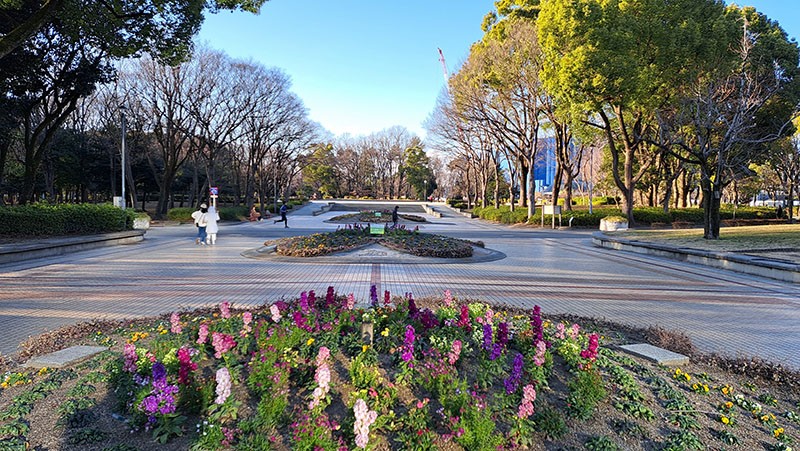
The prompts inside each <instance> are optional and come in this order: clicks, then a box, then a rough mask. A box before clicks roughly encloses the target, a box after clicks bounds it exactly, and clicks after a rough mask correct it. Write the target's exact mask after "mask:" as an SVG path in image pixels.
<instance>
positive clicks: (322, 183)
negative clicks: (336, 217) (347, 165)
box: [303, 143, 339, 197]
mask: <svg viewBox="0 0 800 451" xmlns="http://www.w3.org/2000/svg"><path fill="white" fill-rule="evenodd" d="M337 172H338V171H337V170H336V160H335V157H334V155H333V144H331V143H324V144H323V143H320V144H317V145H316V146H314V148H313V150H312V153H311V155H309V157H308V159H307V160H306V164H305V167H304V168H303V181H304V182H306V183H307V184H308V185H309V186H310V188H311V190H312V192H314V193H319V194H320V196H321V197H338V196H339V183H338V182H339V177H338V174H337Z"/></svg>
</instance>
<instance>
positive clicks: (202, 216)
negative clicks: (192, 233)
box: [192, 203, 208, 245]
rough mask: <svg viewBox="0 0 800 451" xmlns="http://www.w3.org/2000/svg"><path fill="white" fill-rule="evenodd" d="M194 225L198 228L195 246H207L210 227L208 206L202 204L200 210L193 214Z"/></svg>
mask: <svg viewBox="0 0 800 451" xmlns="http://www.w3.org/2000/svg"><path fill="white" fill-rule="evenodd" d="M192 219H194V225H196V226H197V237H196V238H195V239H194V244H203V245H205V244H206V237H207V235H206V227H207V226H208V205H206V204H205V203H203V204H200V209H199V210H197V211H195V212H194V213H192Z"/></svg>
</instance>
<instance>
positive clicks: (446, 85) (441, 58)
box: [437, 48, 450, 94]
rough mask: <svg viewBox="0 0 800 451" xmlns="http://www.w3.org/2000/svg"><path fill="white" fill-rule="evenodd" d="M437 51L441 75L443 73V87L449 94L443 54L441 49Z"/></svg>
mask: <svg viewBox="0 0 800 451" xmlns="http://www.w3.org/2000/svg"><path fill="white" fill-rule="evenodd" d="M437 50H439V62H440V63H442V73H444V86H445V88H447V93H448V94H449V93H450V83H449V81H450V76H448V75H447V64H446V63H445V62H444V53H442V49H440V48H437Z"/></svg>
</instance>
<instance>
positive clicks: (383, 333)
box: [381, 327, 389, 337]
mask: <svg viewBox="0 0 800 451" xmlns="http://www.w3.org/2000/svg"><path fill="white" fill-rule="evenodd" d="M381 335H382V336H384V337H388V336H389V328H388V327H387V328H386V329H383V330H382V331H381Z"/></svg>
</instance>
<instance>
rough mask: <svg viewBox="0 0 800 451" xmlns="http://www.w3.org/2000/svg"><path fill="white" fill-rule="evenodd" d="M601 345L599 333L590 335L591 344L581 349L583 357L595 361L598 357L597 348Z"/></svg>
mask: <svg viewBox="0 0 800 451" xmlns="http://www.w3.org/2000/svg"><path fill="white" fill-rule="evenodd" d="M598 346H599V337H598V336H597V334H591V335H589V346H588V347H587V348H586V349H584V350H583V351H581V357H582V358H584V359H588V360H589V361H590V362H593V361H594V360H595V359H597V348H598Z"/></svg>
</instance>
